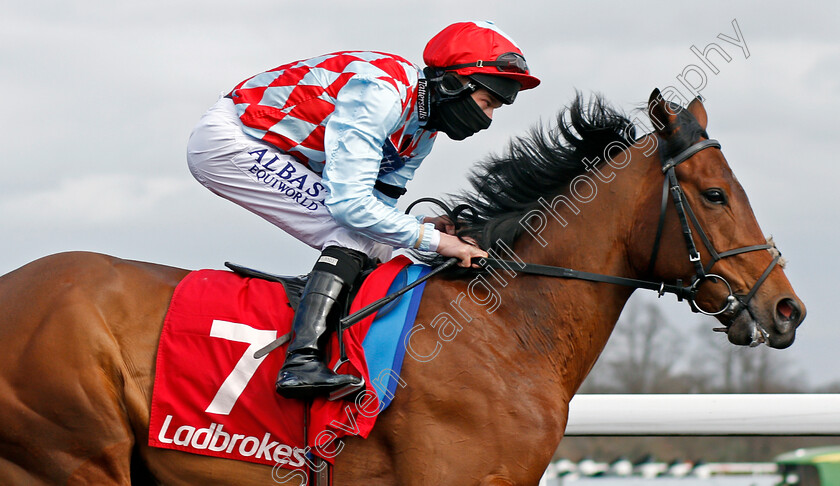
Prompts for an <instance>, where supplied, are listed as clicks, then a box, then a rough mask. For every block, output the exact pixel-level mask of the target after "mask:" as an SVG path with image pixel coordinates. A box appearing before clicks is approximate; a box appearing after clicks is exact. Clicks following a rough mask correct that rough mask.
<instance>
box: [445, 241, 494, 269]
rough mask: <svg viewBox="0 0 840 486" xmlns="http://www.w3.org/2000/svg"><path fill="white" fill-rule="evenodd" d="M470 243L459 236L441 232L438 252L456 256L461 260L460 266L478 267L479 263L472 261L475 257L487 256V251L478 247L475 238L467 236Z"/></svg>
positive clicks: (447, 255)
mask: <svg viewBox="0 0 840 486" xmlns="http://www.w3.org/2000/svg"><path fill="white" fill-rule="evenodd" d="M465 240H467V241H468V243H464V242H463V241H461V240H459V239H458V237H457V236H452V235H450V234H446V233H443V232H441V234H440V243H438V247H437V252H438V253H439V254H441V255H443V256H446V257H456V258H458V259H459V260H461V261H460V262H459V263H458V266H459V267H465V268H469V267H470V266H472V267H473V268H478V264H477V263H472V259H473V258H475V259H476V260H478V259H479V258H487V252H486V251H484V250H482V249H481V248H479V247H478V245H477V244H476V242H475V240H473V239H472V238H465Z"/></svg>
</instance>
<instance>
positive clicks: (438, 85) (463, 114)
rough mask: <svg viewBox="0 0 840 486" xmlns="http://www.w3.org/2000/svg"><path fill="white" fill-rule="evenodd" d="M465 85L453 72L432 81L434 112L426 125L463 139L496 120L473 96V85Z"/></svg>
mask: <svg viewBox="0 0 840 486" xmlns="http://www.w3.org/2000/svg"><path fill="white" fill-rule="evenodd" d="M465 88H466V87H465V86H464V85H463V83H461V81H460V80H459V79H458V78H456V77H455V76H454V75H451V74H446V75H444V76H443V77H442V78H441V79H440V80H439V81H437V82H434V83H433V88H432V93H433V94H432V102H431V107H430V111H431V113H430V117H429V121H428V122H427V123H426V128H428V129H432V130H440V131H442V132H443V133H445V134H446V135H447V136H449V138H451V139H452V140H463V139H465V138H467V137H469V136H470V135H475V134H476V133H477V132H479V131H481V130H484V129H485V128H487V127H489V126H490V122H491V121H493V120H492V119H491V118H490V117H489V116H487V115H485V114H484V111H483V110H482V109H481V107H479V106H478V103H476V102H475V100H474V99H473V98H472V96H471V94H472V91H473V88H466V89H465ZM453 94H454V96H453Z"/></svg>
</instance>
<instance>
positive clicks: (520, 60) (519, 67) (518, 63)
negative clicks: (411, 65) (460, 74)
mask: <svg viewBox="0 0 840 486" xmlns="http://www.w3.org/2000/svg"><path fill="white" fill-rule="evenodd" d="M484 66H494V67H495V68H496V69H498V70H499V71H501V72H503V73H521V74H528V73H529V71H528V63H527V62H525V57H523V56H522V54H519V53H517V52H505V53H504V54H502V55H500V56H499V57H497V58H496V60H495V61H476V62H468V63H466V64H455V65H453V66H446V67H443V68H439V69H442V70H444V71H454V70H456V69H461V68H467V67H484Z"/></svg>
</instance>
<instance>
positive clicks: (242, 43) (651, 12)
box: [0, 0, 840, 384]
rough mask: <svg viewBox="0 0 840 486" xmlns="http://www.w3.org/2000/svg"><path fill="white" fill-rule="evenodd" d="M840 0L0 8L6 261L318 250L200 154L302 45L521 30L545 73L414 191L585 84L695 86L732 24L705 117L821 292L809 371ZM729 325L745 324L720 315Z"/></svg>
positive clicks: (802, 291) (829, 231) (825, 240)
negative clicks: (251, 86)
mask: <svg viewBox="0 0 840 486" xmlns="http://www.w3.org/2000/svg"><path fill="white" fill-rule="evenodd" d="M797 4H799V5H797ZM838 5H840V4H838V3H837V2H835V1H833V0H827V1H822V2H807V3H805V2H790V1H786V2H780V1H771V2H767V1H764V2H740V3H737V4H736V3H735V2H732V1H711V2H709V1H705V2H692V3H688V2H679V3H678V2H647V3H644V6H643V7H642V6H640V5H639V4H638V2H620V1H610V2H582V1H581V2H557V1H555V0H546V1H528V0H520V1H518V2H486V1H483V0H481V1H479V0H458V1H446V2H443V1H428V0H427V1H424V2H410V3H409V2H394V1H387V2H386V1H381V0H357V1H353V2H337V1H329V2H325V1H318V0H309V1H306V2H283V1H277V0H274V1H268V0H265V1H255V0H246V1H237V2H221V1H218V0H202V1H189V2H179V1H175V0H167V1H165V2H164V1H159V0H152V1H145V2H112V1H108V2H106V1H101V0H97V1H84V0H81V1H75V2H66V1H61V2H59V1H52V0H39V1H38V2H12V3H10V4H6V5H4V8H3V15H2V16H0V90H2V92H3V93H5V96H4V101H3V103H4V109H3V110H2V115H0V134H2V135H0V136H2V143H0V163H2V168H3V170H2V176H0V274H1V273H6V272H8V271H11V270H13V269H14V268H17V267H19V266H21V265H23V264H25V263H27V262H28V261H31V260H34V259H36V258H38V257H41V256H44V255H47V254H51V253H56V252H60V251H65V250H92V251H98V252H104V253H108V254H112V255H116V256H120V257H124V258H130V259H137V260H145V261H153V262H159V263H164V264H167V265H173V266H179V267H184V268H221V267H222V264H223V262H224V261H225V260H232V261H236V262H240V263H243V264H246V265H250V266H256V267H259V268H263V269H266V270H269V271H274V272H277V273H303V272H306V271H308V269H309V268H310V266H311V264H312V262H313V260H314V258H315V255H316V254H315V252H314V251H313V250H311V249H309V248H307V247H305V245H303V244H301V243H299V242H297V241H296V240H294V239H292V238H291V237H288V236H286V235H285V234H284V233H283V232H282V231H281V230H279V229H276V228H274V227H272V226H271V225H269V224H268V223H265V222H263V221H262V220H260V219H259V218H257V217H256V216H253V215H252V214H250V213H248V212H247V211H245V210H243V209H241V208H239V207H238V206H235V205H233V204H231V203H230V202H228V201H225V200H223V199H221V198H219V197H217V196H214V195H213V194H211V193H210V192H209V191H207V190H206V189H205V188H203V187H202V186H201V185H199V184H198V183H197V182H195V180H194V179H193V178H192V176H191V175H190V173H189V171H188V170H187V167H186V163H185V155H184V154H185V147H186V142H187V138H188V136H189V133H190V131H191V130H192V128H193V126H194V125H195V123H196V122H197V121H198V119H199V117H200V116H201V115H202V114H203V113H204V111H205V110H206V109H207V108H208V107H209V106H211V105H212V104H213V103H214V102H215V101H216V99H217V97H218V95H219V94H220V93H221V92H224V91H228V90H230V89H231V88H232V87H233V86H234V85H235V84H236V83H237V82H239V81H241V80H242V79H244V78H246V77H249V76H251V75H253V74H256V73H258V72H261V71H263V70H265V69H268V68H272V67H274V66H277V65H279V64H282V63H285V62H288V61H291V60H295V59H300V58H305V57H309V56H314V55H318V54H322V53H326V52H332V51H336V50H344V49H374V50H381V51H387V52H393V53H396V54H400V55H402V56H404V57H406V58H408V59H410V60H412V61H414V62H416V63H418V64H419V63H421V62H422V55H421V54H422V50H423V47H424V45H425V43H426V41H427V40H428V39H429V38H430V37H431V36H432V35H434V34H435V33H436V32H438V31H439V30H440V29H441V28H443V27H444V26H445V25H447V24H449V23H452V22H455V21H460V20H466V19H488V20H493V21H495V22H496V23H497V25H498V26H499V27H500V28H502V29H503V30H504V31H506V32H507V33H508V34H510V35H511V36H512V37H513V38H514V39H515V40H516V41H517V42H518V44H519V45H520V47H522V49H523V51H524V52H525V55H526V57H527V59H528V63H529V65H530V66H531V68H532V71H533V73H534V74H535V75H537V76H538V77H540V78H541V79H542V85H540V86H539V88H537V89H535V90H532V91H528V92H524V93H522V94H521V96H520V98H519V100H518V101H517V102H516V104H515V105H513V106H510V107H504V108H503V109H501V110H500V111H498V112H497V114H496V117H495V120H494V122H493V126H492V127H491V129H490V130H488V131H486V132H482V133H481V134H479V135H476V136H475V137H472V138H471V139H468V140H467V141H464V142H460V143H456V142H452V141H450V140H448V139H446V137H443V138H440V139H439V141H438V143H437V146H436V147H435V150H434V151H433V152H432V155H431V156H430V157H429V158H428V159H427V161H426V162H425V163H424V166H423V167H422V168H421V169H420V171H419V172H418V175H417V178H416V179H415V181H413V182H412V183H411V184H410V185H409V193H408V195H407V196H406V197H405V199H406V200H409V199H415V198H418V197H423V196H440V195H444V194H446V193H451V192H455V191H457V190H459V189H462V188H464V187H465V185H466V182H465V175H466V174H467V172H468V170H469V168H470V166H471V165H472V164H473V163H474V162H476V161H477V160H479V159H481V158H482V157H483V156H485V155H486V154H487V153H489V152H494V151H499V150H501V149H502V148H503V147H504V145H505V143H506V141H507V140H508V139H509V138H510V137H511V136H515V135H520V134H523V133H524V132H525V131H526V130H527V129H528V128H529V127H530V126H532V125H533V124H535V123H537V122H538V121H544V122H547V121H550V120H552V119H553V118H554V116H555V114H556V112H557V111H558V110H559V109H560V108H561V107H562V106H564V105H565V104H567V103H568V102H569V100H570V99H571V98H572V97H573V96H574V92H575V90H576V89H577V90H581V91H583V92H584V93H590V92H600V93H603V94H604V95H605V96H606V98H607V99H609V100H610V101H611V102H612V103H614V105H616V106H617V107H619V108H622V109H624V110H626V111H630V110H632V109H633V108H635V107H637V106H638V105H639V104H640V103H643V102H644V101H646V100H647V98H648V95H649V94H650V92H651V90H652V89H653V88H654V87H659V88H661V89H664V88H665V87H667V86H674V87H676V88H678V89H680V91H681V92H682V93H683V94H685V95H687V94H688V90H687V89H686V88H685V87H684V86H682V85H681V84H680V83H679V82H678V79H677V76H678V75H680V74H681V73H683V70H684V69H685V68H686V67H687V66H689V65H690V64H695V65H701V63H700V61H699V60H698V59H697V57H695V55H694V54H692V52H691V49H690V48H691V46H692V45H693V46H696V47H697V48H699V49H700V50H703V49H704V48H705V46H706V45H707V44H709V43H711V42H716V43H717V44H719V45H720V46H721V47H723V48H724V50H725V51H726V52H727V54H728V55H729V56H730V57H731V60H730V61H729V62H728V63H727V62H725V61H723V60H721V59H720V58H717V57H715V54H712V56H711V58H712V59H714V60H715V61H716V62H715V64H716V66H717V68H718V69H719V73H718V74H713V73H711V71H710V69H709V68H708V67H705V66H702V65H701V68H705V69H704V72H705V74H706V76H707V78H708V79H707V80H706V85H705V87H704V89H703V90H702V94H703V96H704V97H705V98H706V100H707V101H706V108H707V111H708V113H709V127H708V131H709V133H710V135H711V136H712V137H714V138H717V139H718V140H720V142H721V143H722V144H723V151H724V154H725V155H726V157H727V159H728V160H729V162H730V164H731V166H732V167H733V169H734V171H735V173H736V175H737V176H738V178H739V180H740V181H741V183H742V184H743V185H744V187H745V189H746V191H747V193H748V194H749V196H750V200H751V203H752V206H753V208H754V210H755V213H756V216H757V217H758V221H759V223H760V224H761V226H762V229H763V230H764V231H765V232H766V233H767V234H772V235H773V236H774V237H775V239H776V242H777V244H778V245H779V247H780V249H781V250H782V252H783V253H784V255H785V257H787V258H788V260H789V261H790V264H789V266H788V269H787V270H786V273H787V275H788V277H789V278H790V280H791V282H792V283H793V286H794V288H795V289H796V291H797V293H798V294H799V296H800V297H801V298H802V299H803V300H804V302H805V303H806V305H807V306H808V318H807V319H806V321H805V323H804V324H803V326H802V327H801V328H800V331H799V333H798V337H797V341H796V343H795V344H794V346H793V347H791V348H790V349H788V350H785V351H782V352H783V353H786V354H787V355H788V357H789V358H790V360H791V361H792V362H793V363H794V364H795V366H796V367H797V368H798V369H800V370H801V371H803V372H805V373H807V375H808V376H809V377H810V379H811V382H812V383H814V384H824V383H827V382H832V381H840V366H838V360H837V346H838V342H840V327H838V326H837V320H838V319H837V317H836V316H837V313H836V311H834V310H833V308H834V305H835V304H836V303H837V289H836V285H837V282H838V278H837V277H838V275H837V273H838V267H840V265H838V258H839V257H838V253H840V251H839V250H838V241H840V232H839V231H838V227H837V225H838V203H840V197H838V188H837V187H836V186H837V183H838V182H840V177H838V175H840V167H838V164H837V162H836V160H835V159H836V155H835V154H836V150H837V149H836V147H835V146H833V144H832V142H833V141H834V140H835V139H836V135H835V132H836V131H837V129H838V123H837V118H838V113H840V34H838V25H840V6H838ZM733 20H736V21H737V24H738V26H739V27H740V29H741V33H742V38H743V41H744V42H745V43H746V48H747V49H748V51H749V57H747V56H746V52H745V50H744V49H742V48H740V47H738V46H736V45H734V44H731V43H727V42H725V41H724V40H721V39H719V38H718V35H719V34H723V35H726V36H729V37H730V38H732V39H734V38H735V37H736V32H735V30H734V28H733V25H732V22H733ZM690 76H691V75H690ZM694 76H695V77H694V79H695V80H696V79H698V78H697V77H696V75H694ZM640 292H641V291H640ZM634 298H636V297H634ZM663 301H665V299H663ZM663 305H665V306H666V307H667V309H668V314H669V316H671V317H673V319H674V321H675V322H676V323H684V324H685V325H686V326H689V325H691V326H694V325H696V322H697V320H698V319H697V316H695V315H694V314H691V313H690V312H689V309H688V307H687V306H683V305H680V306H677V305H676V304H671V303H663ZM710 327H711V326H710ZM720 345H721V346H727V345H728V344H727V343H726V342H725V341H724V338H723V337H722V336H721V339H720Z"/></svg>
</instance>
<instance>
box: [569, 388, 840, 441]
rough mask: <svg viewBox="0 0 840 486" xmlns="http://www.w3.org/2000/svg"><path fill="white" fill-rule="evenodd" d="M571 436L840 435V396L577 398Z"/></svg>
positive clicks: (571, 408) (571, 412) (571, 417)
mask: <svg viewBox="0 0 840 486" xmlns="http://www.w3.org/2000/svg"><path fill="white" fill-rule="evenodd" d="M566 435H567V436H599V435H624V436H648V435H651V436H660V435H717V436H728V435H840V394H755V395H734V394H733V395H710V394H697V395H576V396H575V397H574V398H573V399H572V402H571V404H570V405H569V422H568V424H567V426H566Z"/></svg>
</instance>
